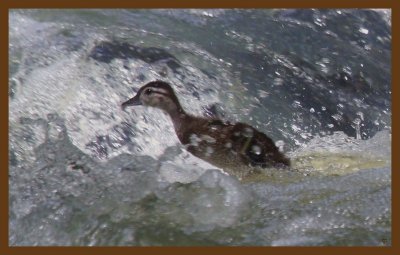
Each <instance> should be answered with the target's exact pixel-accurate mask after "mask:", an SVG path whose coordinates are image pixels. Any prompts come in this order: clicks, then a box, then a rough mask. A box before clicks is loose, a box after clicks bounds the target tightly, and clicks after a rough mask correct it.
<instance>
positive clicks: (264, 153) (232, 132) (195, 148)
mask: <svg viewBox="0 0 400 255" xmlns="http://www.w3.org/2000/svg"><path fill="white" fill-rule="evenodd" d="M135 105H145V106H151V107H156V108H159V109H161V110H163V111H164V112H166V113H167V114H168V115H169V116H170V117H171V119H172V122H173V125H174V128H175V132H176V134H177V136H178V138H179V140H180V142H181V143H182V144H183V145H184V146H185V147H186V149H187V150H188V151H189V152H190V153H192V154H193V155H194V156H196V157H198V158H201V159H203V160H205V161H207V162H209V163H211V164H213V165H215V166H217V167H219V168H222V169H224V170H225V171H226V172H228V173H229V174H233V175H235V176H237V177H239V179H241V178H242V177H244V176H247V175H248V174H250V173H252V172H257V171H253V170H248V169H257V167H261V168H266V167H274V168H282V167H288V166H289V165H290V160H289V159H288V158H287V157H285V156H284V155H283V154H282V153H281V152H280V151H279V150H278V148H277V147H276V146H275V144H274V142H273V141H272V140H271V139H270V138H269V137H268V136H266V135H265V134H264V133H262V132H260V131H258V130H256V129H255V128H253V127H252V126H250V125H247V124H245V123H234V124H232V123H229V122H223V121H221V120H220V119H217V118H204V117H195V116H192V115H190V114H188V113H186V112H185V111H184V110H183V108H182V106H181V104H180V103H179V100H178V98H177V96H176V95H175V93H174V90H173V89H172V87H171V86H170V85H169V84H168V83H166V82H163V81H153V82H150V83H147V84H146V85H144V86H143V87H141V88H140V89H139V91H138V92H137V94H136V95H135V96H134V97H133V98H131V99H129V100H128V101H126V102H124V103H122V108H123V109H125V108H126V107H127V106H135ZM246 166H251V167H250V168H248V167H246ZM259 170H260V169H259Z"/></svg>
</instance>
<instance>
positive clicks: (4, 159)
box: [0, 0, 400, 255]
mask: <svg viewBox="0 0 400 255" xmlns="http://www.w3.org/2000/svg"><path fill="white" fill-rule="evenodd" d="M13 8H390V9H392V70H395V68H398V67H399V66H400V63H399V53H400V52H399V45H400V42H399V33H400V28H399V20H400V1H398V0H370V1H367V0H365V1H361V0H329V1H328V0H325V1H320V0H303V1H298V0H281V1H279V2H269V1H256V0H247V1H232V0H219V1H218V2H217V1H215V0H201V1H200V0H197V1H180V0H169V1H161V0H157V1H151V2H150V1H141V2H136V1H131V2H130V1H126V0H125V1H124V0H113V1H108V2H105V1H104V2H103V1H101V2H100V1H86V2H83V0H80V1H79V0H69V1H66V0H58V1H51V0H36V1H33V0H2V1H0V20H1V22H0V25H1V30H0V31H1V36H0V43H1V47H0V48H1V54H0V56H3V57H1V60H0V61H1V62H0V63H1V69H0V70H1V75H0V77H1V80H2V81H3V86H0V89H1V90H2V91H1V93H0V95H1V97H3V100H0V104H1V107H0V112H1V116H2V120H1V128H0V130H1V131H0V134H1V135H0V139H1V142H2V144H3V146H1V154H0V155H1V161H0V162H1V165H2V168H1V169H2V170H1V176H0V182H1V184H0V190H1V193H0V198H1V200H0V201H1V203H0V205H1V210H0V224H1V225H0V226H1V227H0V247H1V248H0V254H79V253H81V254H96V255H101V254H109V253H118V254H132V253H135V252H137V253H140V254H160V253H163V254H164V253H173V254H189V253H190V254H201V253H205V252H215V253H226V254H230V255H234V254H244V253H246V254H249V253H251V254H266V253H268V252H269V253H273V254H286V253H294V254H295V253H307V254H321V253H323V254H338V253H346V254H347V253H355V254H400V249H399V246H400V238H399V216H398V215H400V213H399V201H400V200H399V199H397V195H398V194H399V192H398V191H399V187H400V185H399V172H398V171H399V162H400V161H399V158H397V157H392V198H393V197H395V198H396V199H394V200H393V199H392V241H391V242H392V247H315V248H314V247H165V248H164V247H9V246H8V86H6V85H5V84H7V83H8V12H9V9H13ZM4 56H7V57H4ZM398 85H399V72H393V71H392V116H393V118H392V119H393V121H392V130H393V131H392V151H393V153H392V154H394V155H399V154H398V151H399V144H400V143H399V140H398V133H397V132H396V131H397V130H398V121H399V118H398V117H399V114H398V109H399V107H400V106H399V101H400V100H396V99H398V97H399V92H398V90H399V89H398ZM393 99H394V100H393ZM396 105H397V106H396ZM4 145H5V146H4ZM396 212H397V213H396Z"/></svg>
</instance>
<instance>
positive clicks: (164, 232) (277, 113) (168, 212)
mask: <svg viewBox="0 0 400 255" xmlns="http://www.w3.org/2000/svg"><path fill="white" fill-rule="evenodd" d="M390 17H391V13H390V11H388V10H315V9H313V10H251V9H250V10H220V9H213V10H69V11H68V10H14V11H12V12H10V18H9V21H10V30H9V36H10V43H9V106H10V110H9V137H10V138H9V139H10V142H9V148H10V150H9V166H10V167H9V181H10V190H9V197H10V207H9V214H10V218H9V226H10V228H9V229H10V230H9V243H10V245H12V246H21V245H82V246H88V245H91V246H93V245H121V246H154V245H178V246H180V245H246V246H248V245H249V246H252V245H257V246H259V245H262V246H292V245H300V246H301V245H307V246H308V245H312V246H314V245H315V246H319V245H322V246H325V245H334V246H335V245H340V246H343V245H344V246H353V245H373V246H375V245H379V246H380V245H390V244H391V238H390V236H391V166H390V165H391V72H390V70H391V65H390V63H391V32H390V31H391V24H390ZM155 79H162V80H167V81H169V82H170V83H171V84H173V85H174V88H175V90H176V91H177V94H178V97H179V98H180V100H181V103H182V105H183V106H184V108H185V109H187V111H189V112H191V113H193V114H197V115H204V114H206V113H207V112H208V113H209V112H210V111H212V112H214V113H215V114H217V115H218V116H221V117H222V118H224V119H227V120H231V121H242V122H247V123H250V124H252V125H253V126H255V127H257V128H258V129H260V130H261V131H263V132H265V133H266V134H268V135H269V136H271V137H272V138H273V139H274V140H275V141H276V142H277V144H278V145H279V146H280V147H281V149H282V150H284V151H285V153H287V154H288V155H289V156H290V157H291V158H292V162H293V164H294V168H295V169H296V171H294V172H276V171H274V170H272V174H271V173H269V174H267V175H266V176H264V177H263V178H255V179H253V180H249V181H246V182H239V181H238V180H237V179H235V178H234V177H230V176H227V175H225V174H223V173H222V172H221V171H219V170H216V169H215V167H214V166H212V165H209V164H207V163H205V162H203V161H201V160H199V159H197V158H195V157H193V156H191V155H190V154H189V153H188V152H186V151H185V150H184V148H182V146H180V145H179V143H178V140H177V138H176V136H175V134H174V131H173V127H172V124H171V121H170V120H169V118H168V117H167V116H165V115H164V114H163V113H161V112H160V111H158V110H155V109H147V108H135V109H134V110H132V111H128V112H124V111H122V110H121V109H120V104H121V102H123V101H125V100H126V99H127V98H130V97H131V96H132V95H133V94H134V92H135V91H137V89H138V88H139V87H140V86H141V85H143V84H145V83H147V82H149V81H152V80H155Z"/></svg>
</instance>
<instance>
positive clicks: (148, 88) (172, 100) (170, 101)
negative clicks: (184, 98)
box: [122, 81, 182, 114]
mask: <svg viewBox="0 0 400 255" xmlns="http://www.w3.org/2000/svg"><path fill="white" fill-rule="evenodd" d="M135 105H144V106H151V107H155V108H159V109H161V110H164V111H166V112H167V113H169V114H174V113H178V112H181V111H182V107H181V105H180V103H179V101H178V98H177V97H176V95H175V92H174V90H173V89H172V87H171V86H170V85H169V84H168V83H167V82H164V81H152V82H149V83H147V84H146V85H144V86H143V87H141V88H140V89H139V91H138V92H137V94H136V95H135V96H134V97H132V98H131V99H129V100H128V101H126V102H124V103H122V109H125V108H126V107H128V106H135Z"/></svg>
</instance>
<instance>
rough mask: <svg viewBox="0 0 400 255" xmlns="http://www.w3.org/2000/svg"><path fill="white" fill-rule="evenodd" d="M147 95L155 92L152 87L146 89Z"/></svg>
mask: <svg viewBox="0 0 400 255" xmlns="http://www.w3.org/2000/svg"><path fill="white" fill-rule="evenodd" d="M144 93H145V94H146V95H150V94H151V93H153V90H152V89H146V91H145V92H144Z"/></svg>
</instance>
